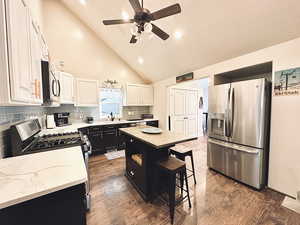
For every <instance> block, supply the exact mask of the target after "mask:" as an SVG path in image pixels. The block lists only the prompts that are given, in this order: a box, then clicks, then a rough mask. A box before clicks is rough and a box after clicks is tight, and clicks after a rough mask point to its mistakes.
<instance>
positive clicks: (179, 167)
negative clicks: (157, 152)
mask: <svg viewBox="0 0 300 225" xmlns="http://www.w3.org/2000/svg"><path fill="white" fill-rule="evenodd" d="M157 166H158V169H159V170H160V171H161V172H162V174H163V175H165V176H167V179H168V187H167V188H168V195H169V209H170V217H171V223H172V224H173V222H174V211H175V206H176V205H178V204H179V203H180V202H182V201H183V200H184V199H185V198H188V202H189V207H190V208H191V207H192V205H191V199H190V193H189V185H188V182H187V174H186V166H185V162H184V161H182V160H179V159H176V158H174V157H169V158H168V159H166V160H164V161H160V162H158V163H157ZM177 174H179V175H180V179H181V180H182V179H184V180H185V183H186V186H185V188H186V189H184V188H183V182H181V185H180V189H181V192H183V191H185V192H186V193H187V195H186V196H185V197H183V196H181V198H180V199H179V200H176V186H177V185H176V175H177ZM182 176H183V177H182Z"/></svg>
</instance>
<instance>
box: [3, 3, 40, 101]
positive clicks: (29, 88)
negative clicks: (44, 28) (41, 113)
mask: <svg viewBox="0 0 300 225" xmlns="http://www.w3.org/2000/svg"><path fill="white" fill-rule="evenodd" d="M0 16H1V18H0V26H1V28H0V31H1V32H0V36H1V37H0V49H1V50H3V51H1V53H0V60H1V61H0V63H1V73H0V78H1V81H2V82H1V84H0V89H2V91H1V97H0V104H1V105H37V104H38V105H40V104H41V103H42V99H43V97H42V79H41V78H42V77H41V57H42V55H41V53H42V50H41V45H40V40H39V30H38V29H37V28H36V27H35V25H34V23H33V22H32V19H31V16H30V12H29V9H28V7H27V6H26V4H25V3H24V1H22V0H14V1H8V0H6V1H4V0H0ZM5 28H6V29H5Z"/></svg>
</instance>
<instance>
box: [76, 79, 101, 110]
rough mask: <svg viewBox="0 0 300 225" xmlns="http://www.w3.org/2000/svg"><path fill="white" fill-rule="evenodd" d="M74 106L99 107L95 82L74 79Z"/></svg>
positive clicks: (97, 87) (97, 86)
mask: <svg viewBox="0 0 300 225" xmlns="http://www.w3.org/2000/svg"><path fill="white" fill-rule="evenodd" d="M76 105H77V106H82V107H95V106H98V105H99V83H98V81H97V80H86V79H76Z"/></svg>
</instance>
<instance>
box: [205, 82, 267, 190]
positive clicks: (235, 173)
mask: <svg viewBox="0 0 300 225" xmlns="http://www.w3.org/2000/svg"><path fill="white" fill-rule="evenodd" d="M270 95H271V83H270V82H268V81H267V80H266V79H256V80H247V81H240V82H234V83H230V84H223V85H216V86H213V87H211V88H210V89H209V106H208V137H209V138H208V152H207V164H208V167H209V168H212V169H214V170H216V171H219V172H221V173H223V174H225V175H227V176H229V177H232V178H234V179H236V180H238V181H240V182H242V183H245V184H247V185H250V186H252V187H254V188H257V189H261V188H263V187H264V186H265V185H266V183H267V168H268V150H269V130H270V129H269V124H270Z"/></svg>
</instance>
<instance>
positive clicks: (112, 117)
mask: <svg viewBox="0 0 300 225" xmlns="http://www.w3.org/2000/svg"><path fill="white" fill-rule="evenodd" d="M110 120H111V121H114V120H115V116H114V114H113V113H112V112H111V113H110Z"/></svg>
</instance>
